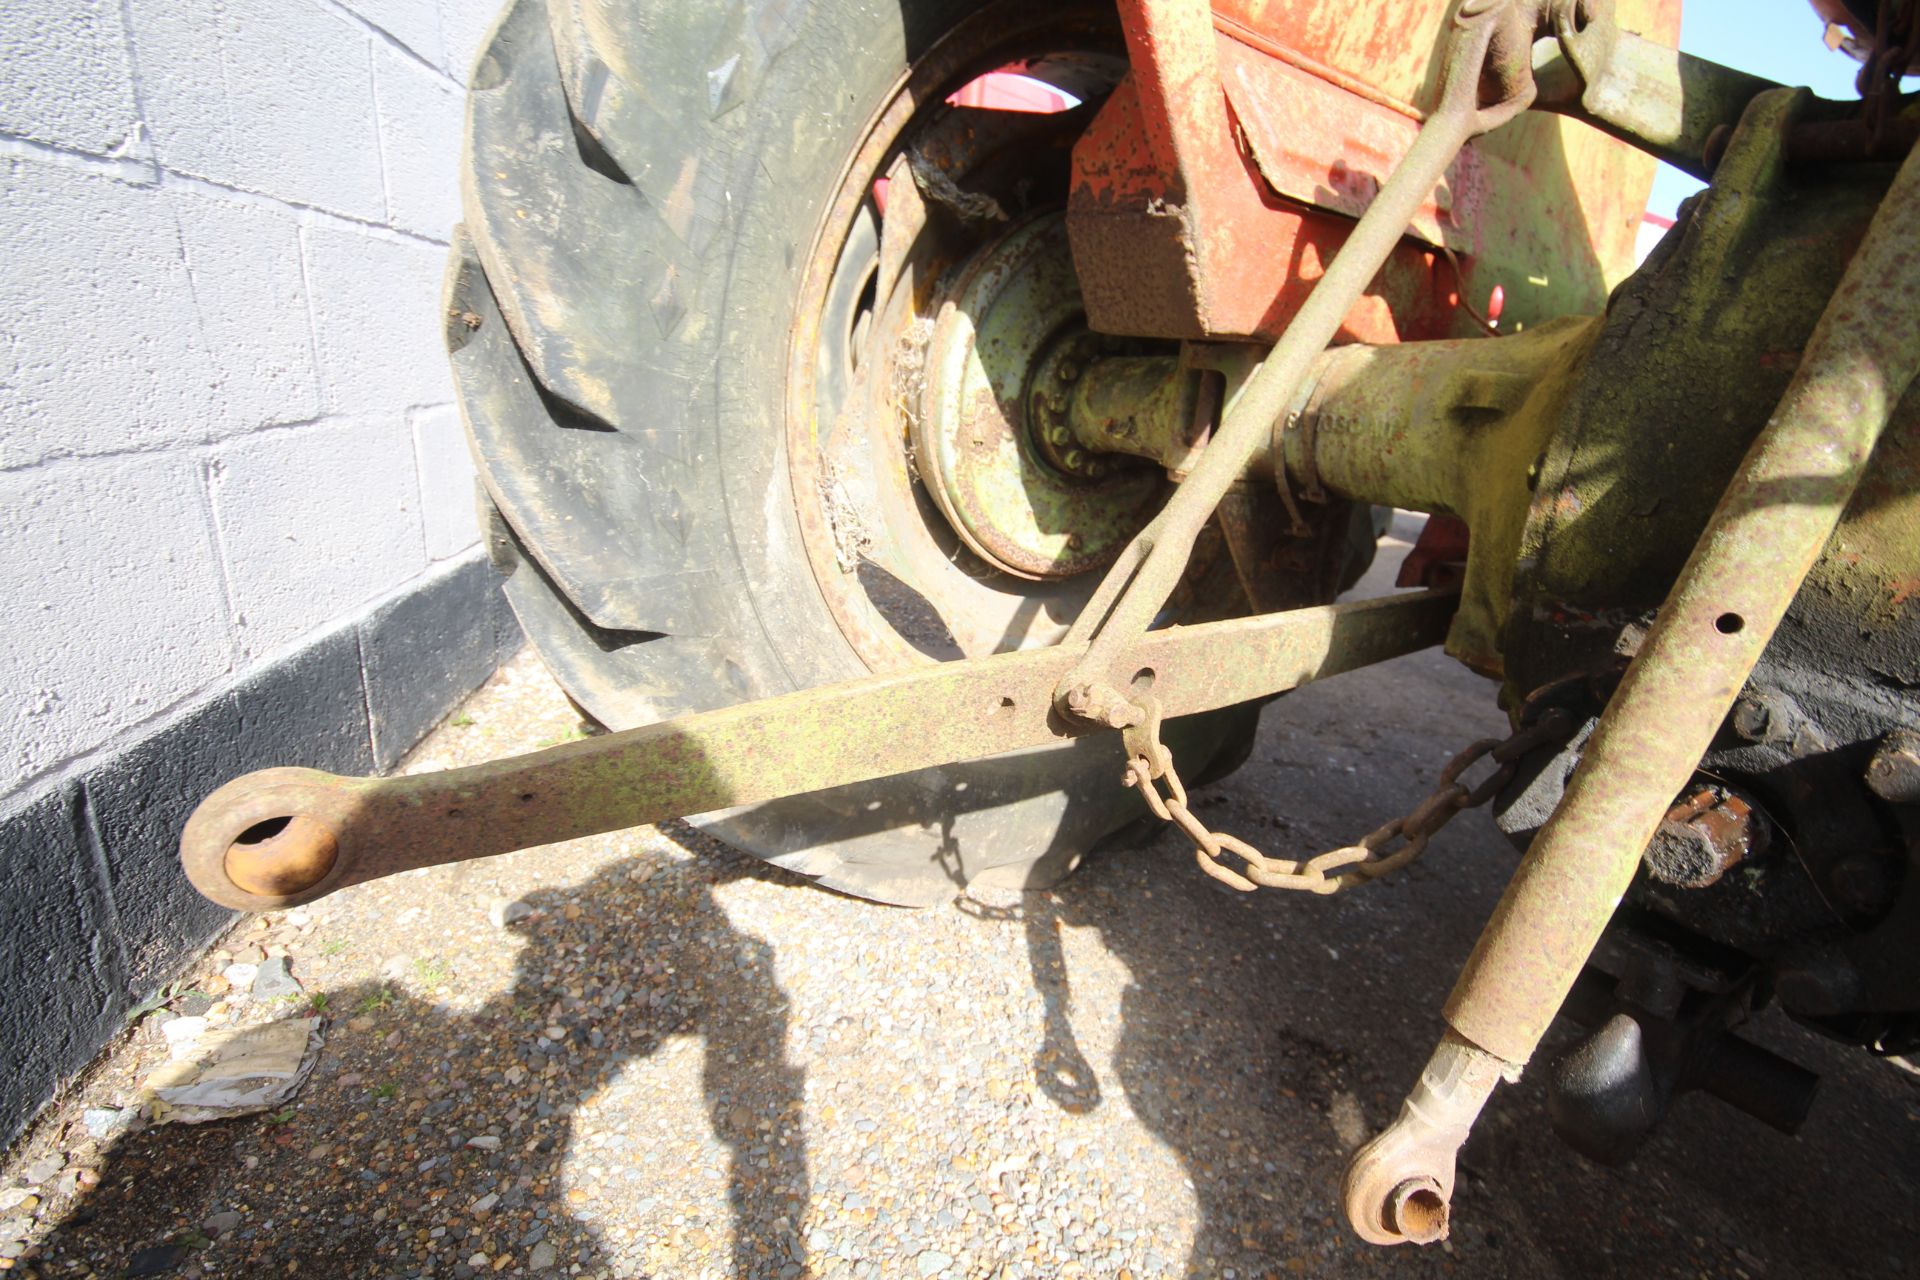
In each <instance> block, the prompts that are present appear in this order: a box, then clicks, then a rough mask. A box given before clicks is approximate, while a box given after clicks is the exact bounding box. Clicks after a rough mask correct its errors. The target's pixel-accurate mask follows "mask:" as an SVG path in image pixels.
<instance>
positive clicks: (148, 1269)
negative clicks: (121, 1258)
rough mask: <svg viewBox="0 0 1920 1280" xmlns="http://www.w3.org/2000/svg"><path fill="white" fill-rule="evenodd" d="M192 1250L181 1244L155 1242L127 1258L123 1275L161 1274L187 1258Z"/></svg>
mask: <svg viewBox="0 0 1920 1280" xmlns="http://www.w3.org/2000/svg"><path fill="white" fill-rule="evenodd" d="M191 1252H192V1250H190V1249H188V1248H187V1246H185V1245H183V1244H156V1245H153V1246H150V1247H149V1248H145V1249H142V1250H140V1251H139V1252H137V1253H135V1254H134V1255H133V1256H132V1257H131V1258H128V1259H127V1269H126V1271H125V1273H124V1274H125V1275H127V1276H129V1277H134V1276H163V1275H165V1274H167V1272H169V1271H172V1270H173V1269H174V1268H176V1267H178V1266H179V1265H180V1264H181V1263H183V1262H185V1261H186V1260H187V1255H188V1254H189V1253H191Z"/></svg>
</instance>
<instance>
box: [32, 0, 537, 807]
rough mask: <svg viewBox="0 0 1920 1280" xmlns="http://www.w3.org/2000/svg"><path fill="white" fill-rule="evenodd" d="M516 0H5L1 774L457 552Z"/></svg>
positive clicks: (48, 756) (324, 622)
mask: <svg viewBox="0 0 1920 1280" xmlns="http://www.w3.org/2000/svg"><path fill="white" fill-rule="evenodd" d="M499 7H500V0H224V2H223V3H222V4H220V5H205V4H181V3H179V2H178V0H124V2H123V0H9V3H7V4H5V5H0V546H3V547H4V554H0V593H4V594H0V598H3V599H5V600H7V601H8V604H9V608H8V609H7V611H6V613H5V615H4V619H3V620H0V699H4V703H0V798H4V796H5V795H7V794H10V793H17V792H22V791H24V790H26V789H27V788H29V787H32V786H34V785H35V784H37V783H38V782H40V781H41V780H44V779H46V778H48V777H50V776H52V775H54V774H57V773H59V772H60V771H62V770H68V769H72V768H74V767H76V765H77V764H80V763H84V761H85V760H86V759H87V758H88V757H89V756H93V755H97V754H98V753H101V752H103V751H106V750H110V749H112V748H114V747H115V745H116V744H118V743H123V742H126V741H129V740H132V739H133V738H135V737H137V736H138V735H139V734H140V733H141V732H142V727H143V726H146V725H149V724H151V723H152V722H154V721H155V720H157V719H159V718H160V717H163V716H165V715H166V714H167V712H168V711H169V710H170V709H174V708H178V707H181V706H184V705H187V704H190V703H192V702H193V701H194V700H195V699H196V698H199V697H204V696H206V695H208V694H209V693H210V692H212V691H213V690H216V689H218V688H220V687H222V686H223V685H225V684H228V683H231V682H233V681H234V680H236V679H239V678H240V677H242V676H244V675H245V674H246V673H247V672H248V671H250V670H253V669H256V668H258V667H259V666H260V665H261V664H263V663H265V662H268V661H271V660H272V658H273V656H274V655H275V654H277V653H282V652H286V651H287V650H288V649H289V648H291V647H296V646H299V645H300V644H301V643H302V641H303V638H306V637H310V636H312V635H315V634H317V633H319V632H321V631H324V630H325V629H326V628H328V627H329V626H330V625H332V624H335V623H337V622H338V621H339V620H341V619H342V618H345V617H347V616H350V615H352V614H354V613H356V612H358V611H360V610H362V609H364V608H365V607H366V606H367V605H369V604H370V603H371V602H373V601H375V600H377V599H380V598H382V597H384V596H388V595H392V594H395V593H398V592H402V591H405V590H406V589H407V588H408V585H409V584H410V583H413V582H416V581H419V580H422V579H424V578H426V577H427V576H429V575H431V574H433V573H435V572H437V571H438V569H439V568H440V567H441V566H442V564H443V563H444V562H446V561H449V560H452V559H455V558H458V557H463V556H469V555H472V554H474V549H475V545H476V542H477V536H478V534H477V529H476V527H475V520H474V516H473V489H472V466H471V463H470V461H469V460H468V458H467V453H466V448H465V443H464V440H463V438H462V435H461V431H460V425H459V416H458V412H457V410H456V409H455V408H454V407H453V406H452V399H453V395H452V388H451V384H450V381H449V378H448V374H447V363H446V356H445V353H444V351H443V350H442V347H441V340H440V328H441V317H440V315H439V289H440V281H441V276H442V272H443V271H444V268H445V264H446V253H447V242H448V239H449V235H450V232H451V229H452V225H453V223H454V221H455V220H456V219H457V218H458V216H459V197H458V183H457V179H456V173H457V158H458V148H459V141H460V131H461V119H462V113H463V91H462V90H463V84H464V82H465V79H466V75H467V71H468V68H469V66H470V65H471V63H472V60H473V57H474V56H475V53H476V51H477V49H478V47H479V44H480V41H481V39H482V37H483V35H484V33H485V31H486V30H487V29H488V28H489V27H490V26H491V24H492V22H493V20H494V17H495V15H496V11H497V10H498V8H499Z"/></svg>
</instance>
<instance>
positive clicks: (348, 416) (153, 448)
mask: <svg viewBox="0 0 1920 1280" xmlns="http://www.w3.org/2000/svg"><path fill="white" fill-rule="evenodd" d="M452 403H453V402H452V401H451V400H427V401H421V402H420V403H418V404H406V405H401V406H400V407H399V408H398V409H396V410H393V412H395V413H400V414H403V415H407V414H416V413H425V412H427V411H429V410H432V409H444V408H446V407H447V406H449V405H451V404H452ZM381 416H389V415H382V414H369V413H363V412H358V411H353V412H340V413H317V414H314V415H313V416H312V417H310V418H295V419H291V420H288V421H286V422H263V423H261V424H260V425H259V426H256V427H245V428H239V429H236V430H233V431H216V432H213V433H211V434H208V435H204V436H198V437H195V438H193V439H190V440H163V441H155V442H153V443H150V444H149V443H141V444H130V445H124V446H119V447H115V448H111V449H94V450H88V451H86V452H80V453H50V454H47V455H46V456H45V457H40V458H35V459H33V460H32V461H30V462H19V463H7V462H0V475H24V474H26V473H28V472H33V471H53V472H57V471H58V470H59V469H60V468H63V467H72V466H78V465H81V464H84V463H89V462H105V461H109V460H111V459H114V458H137V457H141V456H143V455H145V454H158V453H185V452H187V451H189V450H200V451H201V452H203V453H204V452H206V451H207V450H210V449H214V448H217V447H218V446H220V445H225V444H233V443H235V442H236V441H240V440H252V439H255V438H256V437H259V436H270V435H273V434H274V433H276V432H282V431H303V430H306V429H307V428H309V427H333V426H343V425H350V424H352V423H355V422H362V421H365V420H367V419H368V418H370V417H381Z"/></svg>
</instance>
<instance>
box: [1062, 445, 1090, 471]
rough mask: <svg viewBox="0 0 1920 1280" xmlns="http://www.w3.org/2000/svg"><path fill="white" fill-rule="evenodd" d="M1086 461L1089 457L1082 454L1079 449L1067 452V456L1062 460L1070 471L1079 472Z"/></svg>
mask: <svg viewBox="0 0 1920 1280" xmlns="http://www.w3.org/2000/svg"><path fill="white" fill-rule="evenodd" d="M1086 460H1087V455H1086V454H1084V453H1082V452H1080V451H1079V450H1078V449H1069V450H1067V452H1066V454H1065V456H1063V457H1062V458H1061V459H1060V461H1062V462H1063V463H1065V464H1066V467H1067V470H1069V471H1078V470H1079V469H1080V467H1081V465H1082V464H1083V463H1085V462H1086Z"/></svg>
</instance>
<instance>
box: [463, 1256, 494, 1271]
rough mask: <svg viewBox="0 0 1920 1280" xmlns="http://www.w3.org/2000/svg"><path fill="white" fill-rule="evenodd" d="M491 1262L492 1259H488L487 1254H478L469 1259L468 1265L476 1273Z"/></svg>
mask: <svg viewBox="0 0 1920 1280" xmlns="http://www.w3.org/2000/svg"><path fill="white" fill-rule="evenodd" d="M491 1261H492V1259H491V1258H489V1257H487V1255H486V1254H484V1253H476V1254H474V1255H473V1256H472V1257H471V1258H468V1259H467V1265H468V1266H470V1267H472V1268H473V1269H474V1270H475V1271H478V1270H479V1269H480V1268H482V1267H484V1266H486V1265H487V1264H488V1263H489V1262H491Z"/></svg>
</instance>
